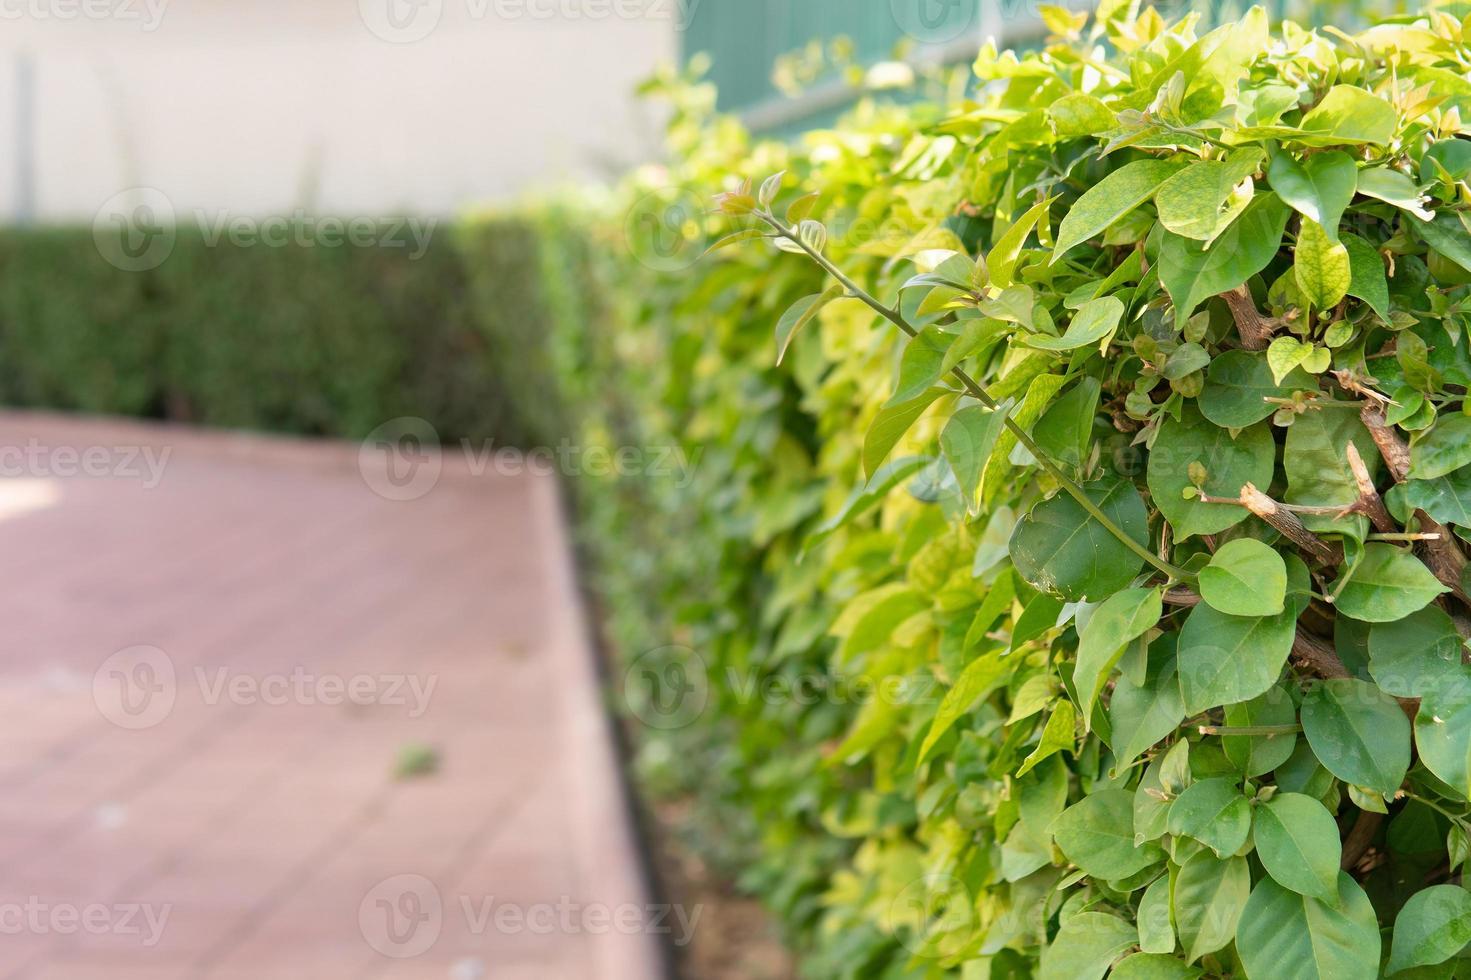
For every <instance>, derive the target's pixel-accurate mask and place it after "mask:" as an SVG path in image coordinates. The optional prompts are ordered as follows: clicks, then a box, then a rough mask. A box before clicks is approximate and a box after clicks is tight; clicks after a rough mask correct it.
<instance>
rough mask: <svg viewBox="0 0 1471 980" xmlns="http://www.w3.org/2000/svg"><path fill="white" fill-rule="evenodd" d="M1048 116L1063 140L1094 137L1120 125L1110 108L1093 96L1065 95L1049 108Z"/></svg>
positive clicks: (1080, 93) (1074, 93)
mask: <svg viewBox="0 0 1471 980" xmlns="http://www.w3.org/2000/svg"><path fill="white" fill-rule="evenodd" d="M1047 115H1048V116H1049V117H1050V118H1051V119H1052V124H1053V125H1054V126H1056V127H1057V135H1058V136H1059V137H1061V138H1062V139H1073V138H1075V137H1078V136H1093V135H1095V134H1097V133H1104V132H1107V131H1108V130H1110V129H1113V128H1114V127H1115V126H1117V125H1118V119H1117V117H1116V116H1115V115H1114V114H1113V112H1111V111H1110V110H1109V108H1108V106H1106V105H1104V104H1103V103H1102V102H1101V101H1100V100H1098V99H1096V98H1094V97H1093V96H1091V95H1085V94H1084V93H1082V92H1072V93H1069V94H1068V95H1064V96H1063V97H1062V98H1060V99H1058V100H1057V101H1056V102H1054V103H1052V105H1050V106H1048V107H1047Z"/></svg>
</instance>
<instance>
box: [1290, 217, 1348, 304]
mask: <svg viewBox="0 0 1471 980" xmlns="http://www.w3.org/2000/svg"><path fill="white" fill-rule="evenodd" d="M1293 255H1294V261H1293V264H1292V272H1293V275H1294V276H1295V277H1296V279H1297V288H1298V289H1301V290H1302V294H1303V296H1304V297H1305V298H1306V299H1307V300H1308V302H1309V303H1312V304H1313V307H1314V309H1319V310H1327V309H1332V308H1333V307H1334V306H1337V305H1338V301H1339V300H1341V299H1343V297H1345V296H1347V295H1348V287H1349V284H1350V283H1351V282H1352V274H1351V271H1350V268H1349V260H1348V249H1347V248H1345V247H1344V246H1343V243H1342V242H1338V241H1334V240H1333V239H1332V238H1330V237H1329V235H1328V232H1327V231H1325V230H1324V228H1323V226H1322V225H1320V224H1318V223H1317V222H1316V221H1309V220H1307V219H1306V218H1304V219H1303V222H1302V227H1301V229H1300V230H1299V231H1298V233H1297V248H1296V249H1294V251H1293Z"/></svg>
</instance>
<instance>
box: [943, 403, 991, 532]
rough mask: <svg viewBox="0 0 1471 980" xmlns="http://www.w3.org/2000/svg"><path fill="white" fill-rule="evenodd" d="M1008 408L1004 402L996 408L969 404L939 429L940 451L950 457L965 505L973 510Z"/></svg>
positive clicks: (948, 458)
mask: <svg viewBox="0 0 1471 980" xmlns="http://www.w3.org/2000/svg"><path fill="white" fill-rule="evenodd" d="M1006 412H1007V408H1006V407H1005V406H1003V407H1000V408H998V409H996V410H994V411H993V410H992V409H989V408H987V407H985V406H984V405H967V406H966V407H965V408H962V409H960V410H959V411H957V412H956V413H955V414H954V415H952V416H950V421H948V422H946V423H945V428H944V430H942V431H941V432H940V451H941V452H943V453H944V454H945V458H946V459H947V460H949V462H950V469H951V470H952V471H953V472H954V473H955V480H956V482H957V483H959V484H960V495H961V497H962V498H963V499H964V500H965V505H966V509H967V510H969V511H971V512H972V513H974V512H975V510H976V490H977V488H979V486H980V483H981V473H982V472H984V470H985V468H986V461H987V460H988V459H990V458H991V450H993V449H995V448H996V439H997V437H999V436H1000V435H1001V431H1002V429H1004V428H1005V427H1006Z"/></svg>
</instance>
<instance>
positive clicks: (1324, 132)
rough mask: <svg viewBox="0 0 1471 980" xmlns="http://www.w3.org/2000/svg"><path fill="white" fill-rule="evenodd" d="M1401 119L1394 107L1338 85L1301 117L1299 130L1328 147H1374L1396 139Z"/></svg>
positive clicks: (1349, 87)
mask: <svg viewBox="0 0 1471 980" xmlns="http://www.w3.org/2000/svg"><path fill="white" fill-rule="evenodd" d="M1398 123H1399V117H1398V115H1397V114H1396V113H1395V111H1394V106H1392V105H1390V104H1389V103H1388V102H1386V101H1384V100H1383V99H1381V98H1379V97H1378V96H1377V95H1372V94H1370V93H1369V92H1366V91H1364V90H1363V89H1361V88H1358V87H1356V86H1353V85H1335V86H1333V87H1332V88H1331V89H1329V90H1328V94H1327V95H1325V96H1323V98H1322V100H1321V101H1320V102H1319V103H1318V104H1317V105H1316V106H1314V107H1313V108H1312V109H1311V110H1310V111H1309V112H1308V114H1307V115H1305V116H1303V117H1302V122H1301V123H1299V124H1298V127H1299V128H1300V129H1301V130H1302V131H1303V132H1304V133H1308V134H1310V135H1311V136H1314V137H1318V138H1319V140H1323V141H1327V142H1329V143H1374V144H1376V145H1379V146H1384V145H1387V144H1388V143H1389V141H1390V140H1392V139H1394V131H1395V127H1396V126H1397V125H1398Z"/></svg>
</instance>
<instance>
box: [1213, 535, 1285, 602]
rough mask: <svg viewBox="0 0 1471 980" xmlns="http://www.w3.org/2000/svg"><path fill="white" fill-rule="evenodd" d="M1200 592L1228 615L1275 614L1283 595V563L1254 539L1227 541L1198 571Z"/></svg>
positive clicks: (1279, 556) (1274, 553)
mask: <svg viewBox="0 0 1471 980" xmlns="http://www.w3.org/2000/svg"><path fill="white" fill-rule="evenodd" d="M1200 595H1201V598H1203V599H1204V600H1205V601H1206V602H1208V603H1210V605H1211V608H1212V609H1215V610H1216V611H1217V612H1223V613H1227V614H1229V615H1231V616H1275V615H1277V614H1278V613H1280V612H1282V610H1283V608H1284V605H1283V604H1284V602H1285V600H1286V598H1287V563H1286V562H1284V561H1283V560H1282V556H1281V555H1279V554H1277V552H1275V551H1273V550H1272V549H1271V548H1270V547H1268V546H1267V545H1265V544H1263V543H1262V542H1260V541H1257V540H1256V539H1255V538H1237V539H1235V540H1234V541H1227V542H1226V543H1225V544H1223V545H1221V547H1220V548H1219V549H1217V550H1216V553H1215V554H1214V555H1212V556H1211V559H1210V562H1209V563H1208V564H1207V565H1206V566H1205V567H1204V568H1202V569H1201V570H1200Z"/></svg>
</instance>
